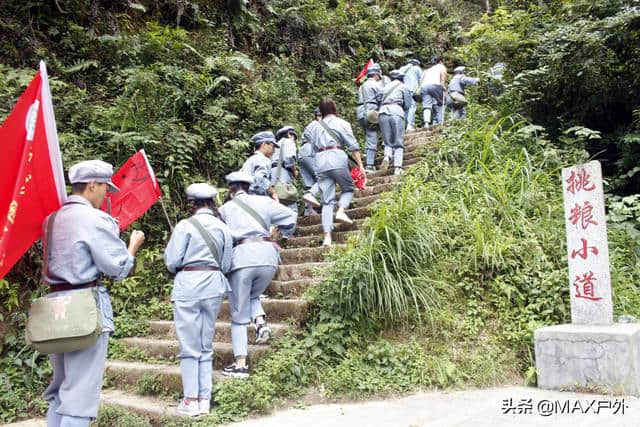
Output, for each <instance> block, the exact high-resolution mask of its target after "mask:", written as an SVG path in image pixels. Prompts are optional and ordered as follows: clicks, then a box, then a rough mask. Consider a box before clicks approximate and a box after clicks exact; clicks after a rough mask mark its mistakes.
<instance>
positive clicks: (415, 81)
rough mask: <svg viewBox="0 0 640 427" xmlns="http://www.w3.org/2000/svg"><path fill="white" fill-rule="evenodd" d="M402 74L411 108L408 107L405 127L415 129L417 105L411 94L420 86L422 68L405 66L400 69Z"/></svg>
mask: <svg viewBox="0 0 640 427" xmlns="http://www.w3.org/2000/svg"><path fill="white" fill-rule="evenodd" d="M400 71H402V72H403V73H404V85H405V86H406V87H407V88H408V89H409V91H410V92H411V95H412V96H411V106H410V107H409V111H407V116H406V119H407V125H408V126H411V127H415V122H416V109H417V104H416V101H415V99H413V92H414V91H415V90H416V88H417V87H418V86H419V85H420V80H422V68H420V67H419V66H418V65H414V64H407V65H405V66H404V67H402V68H401V69H400Z"/></svg>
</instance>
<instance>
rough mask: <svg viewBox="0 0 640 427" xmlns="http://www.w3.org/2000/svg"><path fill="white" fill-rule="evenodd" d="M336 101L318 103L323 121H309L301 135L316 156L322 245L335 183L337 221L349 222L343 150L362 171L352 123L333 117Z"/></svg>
mask: <svg viewBox="0 0 640 427" xmlns="http://www.w3.org/2000/svg"><path fill="white" fill-rule="evenodd" d="M336 110H337V107H336V103H335V102H333V101H332V100H331V99H329V98H326V99H324V100H322V102H321V103H320V113H321V114H322V120H320V121H315V120H314V121H313V122H311V123H310V124H309V125H308V126H307V127H306V128H305V130H304V136H303V138H305V139H308V140H309V141H311V150H312V152H313V154H314V156H315V159H316V168H317V169H316V173H317V176H318V185H319V187H320V193H321V195H322V229H323V231H324V242H323V243H322V245H323V246H330V245H331V243H332V240H331V230H332V229H333V210H334V207H335V205H336V184H337V185H340V189H341V190H342V194H341V195H340V200H339V201H338V211H337V212H336V221H340V222H345V223H347V224H352V223H353V221H352V220H351V218H349V217H348V216H347V214H346V212H345V210H346V209H348V208H349V206H350V205H351V200H352V199H353V193H354V190H355V187H354V185H353V179H352V178H351V173H350V171H349V159H348V157H347V154H346V153H345V151H344V150H347V151H349V152H351V154H353V157H354V158H355V161H356V163H357V164H358V167H359V168H360V169H361V170H362V173H363V174H364V173H365V171H364V167H363V166H362V159H361V158H360V146H359V145H358V142H357V141H356V138H355V136H353V130H352V129H351V125H350V124H349V122H347V121H346V120H343V119H341V118H339V117H338V116H336V112H337V111H336Z"/></svg>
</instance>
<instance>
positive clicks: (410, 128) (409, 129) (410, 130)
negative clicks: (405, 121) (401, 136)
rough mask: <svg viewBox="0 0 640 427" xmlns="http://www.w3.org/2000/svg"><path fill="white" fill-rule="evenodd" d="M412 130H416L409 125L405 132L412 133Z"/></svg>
mask: <svg viewBox="0 0 640 427" xmlns="http://www.w3.org/2000/svg"><path fill="white" fill-rule="evenodd" d="M414 130H416V129H415V128H414V127H413V126H411V125H409V126H407V132H413V131H414Z"/></svg>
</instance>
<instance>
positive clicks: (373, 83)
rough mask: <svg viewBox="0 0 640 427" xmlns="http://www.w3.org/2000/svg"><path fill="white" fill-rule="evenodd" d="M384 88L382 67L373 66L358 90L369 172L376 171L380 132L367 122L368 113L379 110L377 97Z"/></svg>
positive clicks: (358, 111) (360, 121)
mask: <svg viewBox="0 0 640 427" xmlns="http://www.w3.org/2000/svg"><path fill="white" fill-rule="evenodd" d="M383 87H384V85H383V83H382V69H381V68H380V65H378V64H373V65H372V66H371V67H369V69H368V70H367V80H365V82H364V83H362V85H361V86H360V88H359V89H358V107H357V109H356V112H357V117H358V123H360V126H362V129H363V130H364V134H365V142H366V146H365V150H366V151H365V153H366V157H367V160H366V163H367V170H368V171H375V159H376V150H377V149H378V131H377V130H376V127H374V126H372V125H369V124H368V123H367V121H366V117H367V112H369V111H371V110H377V109H378V103H377V101H376V95H377V94H378V93H379V92H380V91H381V90H382V88H383Z"/></svg>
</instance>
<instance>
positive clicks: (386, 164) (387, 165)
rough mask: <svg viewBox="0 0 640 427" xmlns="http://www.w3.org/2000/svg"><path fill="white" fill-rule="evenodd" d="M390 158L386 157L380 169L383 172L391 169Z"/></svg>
mask: <svg viewBox="0 0 640 427" xmlns="http://www.w3.org/2000/svg"><path fill="white" fill-rule="evenodd" d="M389 161H390V160H389V157H387V156H385V157H384V159H382V163H380V169H381V170H383V171H384V170H387V168H389Z"/></svg>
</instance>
